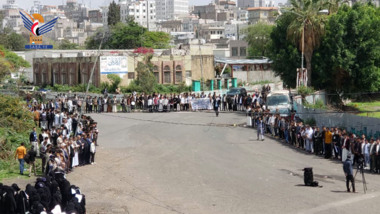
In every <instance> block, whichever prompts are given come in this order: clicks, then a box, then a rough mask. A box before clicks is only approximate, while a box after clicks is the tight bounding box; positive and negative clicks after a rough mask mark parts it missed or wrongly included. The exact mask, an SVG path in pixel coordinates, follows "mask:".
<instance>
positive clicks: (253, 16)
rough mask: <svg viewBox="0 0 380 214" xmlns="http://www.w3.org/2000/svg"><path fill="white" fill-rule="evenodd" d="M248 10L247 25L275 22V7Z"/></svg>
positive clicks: (276, 9)
mask: <svg viewBox="0 0 380 214" xmlns="http://www.w3.org/2000/svg"><path fill="white" fill-rule="evenodd" d="M247 10H248V22H249V24H256V23H257V22H259V21H260V22H266V23H274V21H275V20H276V16H275V14H276V12H277V11H278V8H277V7H250V8H248V9H247Z"/></svg>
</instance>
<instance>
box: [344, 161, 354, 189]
mask: <svg viewBox="0 0 380 214" xmlns="http://www.w3.org/2000/svg"><path fill="white" fill-rule="evenodd" d="M343 171H344V174H345V176H346V187H347V192H351V191H350V181H351V184H352V192H355V180H354V175H353V169H352V161H351V155H350V154H348V155H347V159H346V161H344V162H343Z"/></svg>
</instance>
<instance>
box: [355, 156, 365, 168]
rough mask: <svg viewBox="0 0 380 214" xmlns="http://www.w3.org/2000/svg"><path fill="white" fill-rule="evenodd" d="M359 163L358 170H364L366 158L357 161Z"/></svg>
mask: <svg viewBox="0 0 380 214" xmlns="http://www.w3.org/2000/svg"><path fill="white" fill-rule="evenodd" d="M357 163H358V169H364V158H363V157H359V158H358V160H357Z"/></svg>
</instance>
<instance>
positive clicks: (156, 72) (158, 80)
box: [153, 65, 160, 83]
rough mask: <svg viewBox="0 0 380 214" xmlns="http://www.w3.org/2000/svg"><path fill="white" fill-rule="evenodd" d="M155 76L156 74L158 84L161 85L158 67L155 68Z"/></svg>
mask: <svg viewBox="0 0 380 214" xmlns="http://www.w3.org/2000/svg"><path fill="white" fill-rule="evenodd" d="M153 74H154V77H155V78H156V81H157V83H160V73H159V71H158V66H157V65H155V66H154V67H153Z"/></svg>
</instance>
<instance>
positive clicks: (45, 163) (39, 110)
mask: <svg viewBox="0 0 380 214" xmlns="http://www.w3.org/2000/svg"><path fill="white" fill-rule="evenodd" d="M66 99H67V98H65V97H64V96H62V97H57V100H59V102H61V105H55V104H54V105H53V103H51V102H48V103H46V104H44V103H38V102H36V101H35V100H31V102H30V103H29V107H30V110H31V111H32V112H33V117H34V122H35V125H36V127H35V128H33V131H32V132H31V133H30V136H29V142H30V144H31V149H30V151H28V152H27V153H26V154H25V157H26V158H25V157H24V158H21V157H22V156H23V155H22V152H20V151H19V149H17V152H16V154H15V156H17V157H16V158H17V159H19V161H20V174H23V173H24V170H23V162H24V161H25V162H27V163H29V165H30V170H29V176H30V175H31V172H32V170H33V169H34V168H35V164H34V161H35V158H36V157H37V158H40V159H41V163H42V164H41V165H42V169H41V170H42V172H43V173H44V174H45V175H47V174H49V173H51V172H54V171H56V170H60V171H63V172H65V173H69V172H71V171H72V170H73V168H75V167H77V166H83V165H86V164H94V163H95V154H96V146H97V136H98V133H99V131H98V129H97V123H96V122H95V121H94V120H93V119H92V118H91V117H90V116H85V115H82V117H81V118H79V113H78V110H79V109H78V108H76V107H74V108H73V106H70V105H66V104H67V103H69V101H70V100H66ZM37 127H38V128H40V129H41V132H40V133H39V134H37ZM33 171H34V172H35V169H34V170H33Z"/></svg>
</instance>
